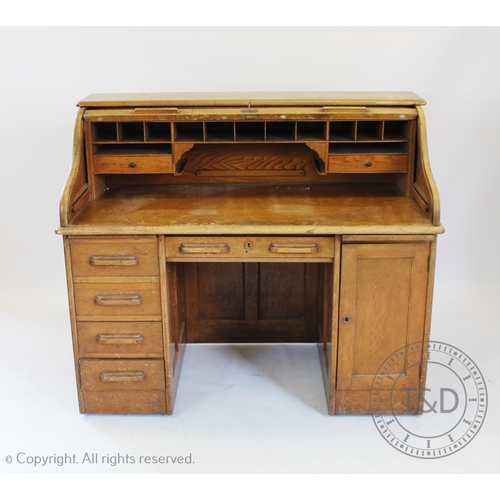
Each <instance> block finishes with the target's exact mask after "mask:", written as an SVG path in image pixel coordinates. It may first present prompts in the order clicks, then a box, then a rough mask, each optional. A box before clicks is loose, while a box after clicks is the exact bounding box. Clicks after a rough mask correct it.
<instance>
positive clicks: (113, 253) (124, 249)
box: [70, 237, 159, 278]
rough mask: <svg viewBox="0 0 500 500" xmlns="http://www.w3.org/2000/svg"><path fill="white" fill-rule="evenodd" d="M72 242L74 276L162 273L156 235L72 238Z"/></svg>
mask: <svg viewBox="0 0 500 500" xmlns="http://www.w3.org/2000/svg"><path fill="white" fill-rule="evenodd" d="M70 245H71V266H72V271H73V276H74V277H75V278H78V277H115V276H116V277H119V276H121V277H132V276H158V275H159V265H158V243H157V238H156V237H138V238H100V237H96V238H71V239H70Z"/></svg>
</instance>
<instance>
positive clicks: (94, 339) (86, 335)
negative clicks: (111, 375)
mask: <svg viewBox="0 0 500 500" xmlns="http://www.w3.org/2000/svg"><path fill="white" fill-rule="evenodd" d="M138 336H139V337H138ZM134 339H136V340H134ZM78 349H79V353H80V354H79V355H80V357H82V358H97V357H100V358H104V357H107V358H125V357H143V358H145V357H148V358H149V357H155V358H163V339H162V328H161V323H159V322H139V321H134V322H130V323H128V322H123V321H117V322H114V321H113V322H106V321H89V322H81V321H80V322H78Z"/></svg>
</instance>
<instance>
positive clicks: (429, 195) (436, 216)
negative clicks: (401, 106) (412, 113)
mask: <svg viewBox="0 0 500 500" xmlns="http://www.w3.org/2000/svg"><path fill="white" fill-rule="evenodd" d="M417 111H418V127H417V138H418V141H417V144H418V147H417V150H416V160H417V161H416V168H415V179H414V181H415V184H414V191H413V193H414V194H413V196H414V197H415V199H418V198H419V197H423V199H424V201H425V202H426V204H427V205H428V206H427V207H426V208H427V212H428V216H429V219H430V220H431V222H432V223H433V224H434V225H436V226H437V225H439V223H440V215H441V203H440V199H439V192H438V189H437V186H436V182H435V180H434V176H433V175H432V170H431V167H430V162H429V151H428V147H427V126H426V122H425V115H424V111H423V109H422V108H421V107H420V106H417Z"/></svg>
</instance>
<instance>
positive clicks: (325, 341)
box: [318, 236, 342, 415]
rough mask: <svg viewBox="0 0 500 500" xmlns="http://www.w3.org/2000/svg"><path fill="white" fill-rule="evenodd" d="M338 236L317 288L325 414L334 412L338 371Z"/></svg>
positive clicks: (319, 348)
mask: <svg viewBox="0 0 500 500" xmlns="http://www.w3.org/2000/svg"><path fill="white" fill-rule="evenodd" d="M341 244H342V241H341V236H336V237H335V253H334V260H333V265H331V264H324V265H322V273H321V277H320V280H321V287H320V298H319V304H318V305H319V307H320V338H319V343H318V352H319V359H320V363H321V370H322V373H323V382H324V384H325V394H326V403H327V408H328V414H329V415H334V414H335V384H336V374H337V341H338V325H339V321H338V315H339V290H340V249H341Z"/></svg>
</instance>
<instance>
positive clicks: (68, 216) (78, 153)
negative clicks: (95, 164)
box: [59, 108, 89, 226]
mask: <svg viewBox="0 0 500 500" xmlns="http://www.w3.org/2000/svg"><path fill="white" fill-rule="evenodd" d="M84 112H85V108H82V109H80V110H79V111H78V114H77V115H76V120H75V131H74V135H73V159H72V163H71V170H70V172H69V176H68V180H67V181H66V185H65V186H64V189H63V192H62V195H61V200H60V202H59V218H60V224H61V226H67V225H68V224H69V223H70V222H71V220H72V219H73V218H74V216H75V215H76V214H77V211H74V210H72V207H73V205H74V204H75V203H76V202H78V200H79V199H82V198H83V196H84V195H85V193H86V192H87V191H88V190H89V187H88V184H87V173H86V169H85V151H84V134H83V121H82V120H83V114H84ZM80 208H81V207H80Z"/></svg>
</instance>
